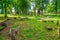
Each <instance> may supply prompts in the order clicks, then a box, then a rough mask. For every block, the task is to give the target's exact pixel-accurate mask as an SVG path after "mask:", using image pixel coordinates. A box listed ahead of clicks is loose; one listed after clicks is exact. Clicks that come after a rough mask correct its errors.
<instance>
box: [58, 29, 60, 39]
mask: <svg viewBox="0 0 60 40" xmlns="http://www.w3.org/2000/svg"><path fill="white" fill-rule="evenodd" d="M58 37H59V38H60V28H58Z"/></svg>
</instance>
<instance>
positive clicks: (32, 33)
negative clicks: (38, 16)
mask: <svg viewBox="0 0 60 40" xmlns="http://www.w3.org/2000/svg"><path fill="white" fill-rule="evenodd" d="M53 21H54V20H53ZM20 26H21V29H20V36H21V37H22V38H21V40H27V39H28V40H59V39H60V38H59V37H58V28H59V26H57V25H56V21H54V22H48V21H47V22H42V21H37V20H28V21H21V22H20ZM45 26H50V27H52V28H53V30H51V31H48V30H46V29H45Z"/></svg>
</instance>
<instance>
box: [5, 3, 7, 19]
mask: <svg viewBox="0 0 60 40" xmlns="http://www.w3.org/2000/svg"><path fill="white" fill-rule="evenodd" d="M6 6H7V5H6V3H5V18H6V17H7V9H6Z"/></svg>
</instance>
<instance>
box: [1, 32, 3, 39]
mask: <svg viewBox="0 0 60 40" xmlns="http://www.w3.org/2000/svg"><path fill="white" fill-rule="evenodd" d="M0 40H3V37H2V34H1V32H0Z"/></svg>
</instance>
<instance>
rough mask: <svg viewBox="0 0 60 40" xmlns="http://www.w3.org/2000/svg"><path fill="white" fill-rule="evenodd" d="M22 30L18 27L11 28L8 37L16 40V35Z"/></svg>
mask: <svg viewBox="0 0 60 40" xmlns="http://www.w3.org/2000/svg"><path fill="white" fill-rule="evenodd" d="M19 30H20V27H19V26H18V27H17V28H10V30H9V31H8V34H7V35H8V37H9V38H10V39H11V40H16V35H17V34H18V32H19Z"/></svg>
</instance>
